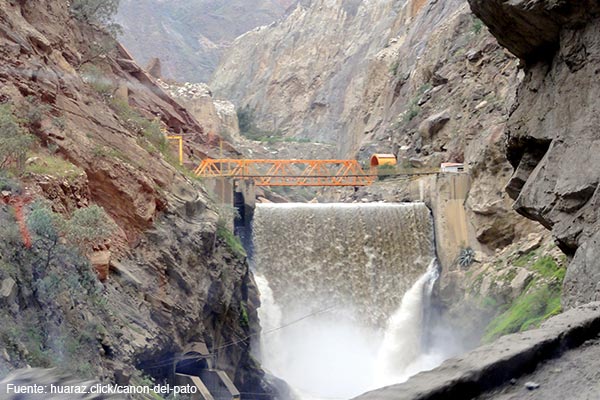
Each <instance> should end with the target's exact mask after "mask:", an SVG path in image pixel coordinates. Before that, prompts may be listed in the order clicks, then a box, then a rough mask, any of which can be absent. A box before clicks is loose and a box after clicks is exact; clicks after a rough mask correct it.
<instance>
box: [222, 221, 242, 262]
mask: <svg viewBox="0 0 600 400" xmlns="http://www.w3.org/2000/svg"><path fill="white" fill-rule="evenodd" d="M217 236H218V237H219V238H221V239H223V241H225V243H226V244H227V247H229V249H230V250H231V251H232V252H233V253H234V254H236V255H238V256H241V257H246V250H244V246H242V242H240V239H239V238H238V237H237V236H235V235H234V234H233V232H231V231H230V230H229V229H227V228H226V227H225V226H224V225H222V224H219V226H218V228H217Z"/></svg>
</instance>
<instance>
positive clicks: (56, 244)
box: [27, 203, 66, 281]
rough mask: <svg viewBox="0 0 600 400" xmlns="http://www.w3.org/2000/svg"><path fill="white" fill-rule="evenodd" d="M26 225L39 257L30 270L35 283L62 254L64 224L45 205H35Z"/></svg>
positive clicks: (63, 221)
mask: <svg viewBox="0 0 600 400" xmlns="http://www.w3.org/2000/svg"><path fill="white" fill-rule="evenodd" d="M27 225H28V226H29V230H30V232H31V233H32V235H33V236H34V238H35V241H34V243H33V248H34V250H35V251H36V252H37V253H38V255H39V257H38V259H37V260H36V262H34V264H33V270H32V275H33V280H34V281H37V280H40V279H43V278H44V276H45V275H46V273H47V271H48V270H49V269H50V265H51V264H52V263H53V262H54V261H56V260H57V259H58V257H59V256H60V255H61V253H62V252H63V246H62V245H61V243H60V237H61V233H62V232H63V231H64V229H65V226H66V222H65V220H64V219H63V218H62V217H61V216H60V215H59V214H56V213H54V212H53V211H52V210H50V209H49V208H47V207H46V206H45V205H43V204H41V203H36V204H34V206H33V210H32V211H31V213H30V214H29V217H28V218H27Z"/></svg>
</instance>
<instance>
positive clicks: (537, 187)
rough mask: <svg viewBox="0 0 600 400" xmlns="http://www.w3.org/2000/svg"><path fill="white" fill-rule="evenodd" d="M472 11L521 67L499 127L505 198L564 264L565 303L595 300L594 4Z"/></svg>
mask: <svg viewBox="0 0 600 400" xmlns="http://www.w3.org/2000/svg"><path fill="white" fill-rule="evenodd" d="M470 4H471V7H472V9H473V11H474V12H475V13H476V14H478V15H479V16H480V17H481V18H482V20H483V21H485V23H486V24H488V26H489V27H490V30H491V32H492V33H493V34H494V35H496V36H497V37H498V38H499V41H500V42H501V43H502V44H503V45H504V46H506V47H507V48H508V49H509V50H510V51H512V52H513V53H514V54H516V55H518V56H519V57H520V58H521V59H522V62H523V68H524V71H525V78H524V80H523V82H522V83H521V84H520V86H519V90H518V94H517V98H516V100H515V103H514V105H513V107H512V110H511V114H510V118H509V120H508V124H507V126H506V136H507V143H508V145H507V156H508V158H509V160H510V161H511V163H512V165H513V166H514V168H515V172H514V174H513V176H512V178H511V180H510V182H509V184H508V186H507V191H508V193H509V194H510V195H511V197H512V198H513V199H515V204H514V207H515V209H516V210H517V211H518V212H520V213H521V214H523V215H525V216H527V217H529V218H531V219H534V220H536V221H539V222H541V223H542V224H543V225H544V226H546V227H547V228H548V229H551V230H552V234H553V236H554V238H555V239H556V241H557V243H558V244H559V246H560V248H561V249H562V250H563V251H564V252H565V253H566V254H567V255H568V256H569V258H570V265H569V268H568V273H567V277H566V279H565V283H564V294H565V297H564V303H565V305H567V306H574V305H577V304H580V303H584V302H588V301H592V300H598V299H599V298H600V264H599V262H598V254H599V252H600V230H599V224H598V217H599V211H598V210H599V209H600V208H599V206H598V201H599V194H598V193H599V190H598V183H599V179H600V172H599V171H600V156H599V155H598V154H599V153H598V151H599V150H600V139H599V137H598V134H597V128H596V127H597V125H598V123H599V122H600V121H599V118H600V117H599V115H598V111H597V106H596V99H597V97H598V95H599V94H600V85H599V83H598V80H597V73H598V62H597V61H598V58H599V57H600V46H599V45H598V37H599V34H598V30H599V29H600V19H599V15H600V7H599V6H598V4H597V3H596V2H593V1H583V2H576V3H573V2H555V1H542V0H540V1H533V2H532V1H511V2H507V1H500V0H494V1H479V0H470Z"/></svg>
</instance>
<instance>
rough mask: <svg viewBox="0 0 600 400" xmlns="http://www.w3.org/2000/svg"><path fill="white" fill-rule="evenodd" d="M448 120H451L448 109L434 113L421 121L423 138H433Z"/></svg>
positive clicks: (420, 127) (420, 128)
mask: <svg viewBox="0 0 600 400" xmlns="http://www.w3.org/2000/svg"><path fill="white" fill-rule="evenodd" d="M448 121H450V115H449V114H448V111H447V110H445V111H442V112H441V113H439V114H435V115H432V116H430V117H429V118H427V119H426V120H425V121H423V122H421V125H419V133H420V134H421V136H422V137H423V138H427V139H431V138H433V136H435V135H436V134H437V133H438V132H439V131H441V130H442V128H444V126H446V124H447V123H448Z"/></svg>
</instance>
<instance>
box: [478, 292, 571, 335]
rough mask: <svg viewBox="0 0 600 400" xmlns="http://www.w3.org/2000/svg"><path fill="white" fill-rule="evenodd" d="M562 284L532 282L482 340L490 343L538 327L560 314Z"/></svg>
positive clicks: (493, 323) (491, 324) (499, 316)
mask: <svg viewBox="0 0 600 400" xmlns="http://www.w3.org/2000/svg"><path fill="white" fill-rule="evenodd" d="M560 294H561V291H560V286H558V287H557V286H556V285H551V284H543V285H541V286H538V287H535V285H533V284H530V285H529V290H526V291H525V292H524V293H523V294H522V295H521V296H519V297H518V298H517V299H516V300H515V301H514V302H513V304H512V305H511V307H510V308H509V309H508V310H506V311H505V312H503V313H502V314H500V315H498V316H497V317H496V318H494V319H493V320H492V322H491V323H490V324H489V325H488V327H487V329H486V332H485V335H484V336H483V339H482V341H483V342H484V343H489V342H491V341H493V340H494V339H496V338H499V337H500V336H503V335H507V334H510V333H515V332H522V331H525V330H527V329H531V328H537V327H538V326H539V325H540V324H541V323H542V322H543V321H545V320H546V319H548V318H550V317H552V316H554V315H556V314H559V313H560V312H561V310H562V308H561V304H560Z"/></svg>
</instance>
